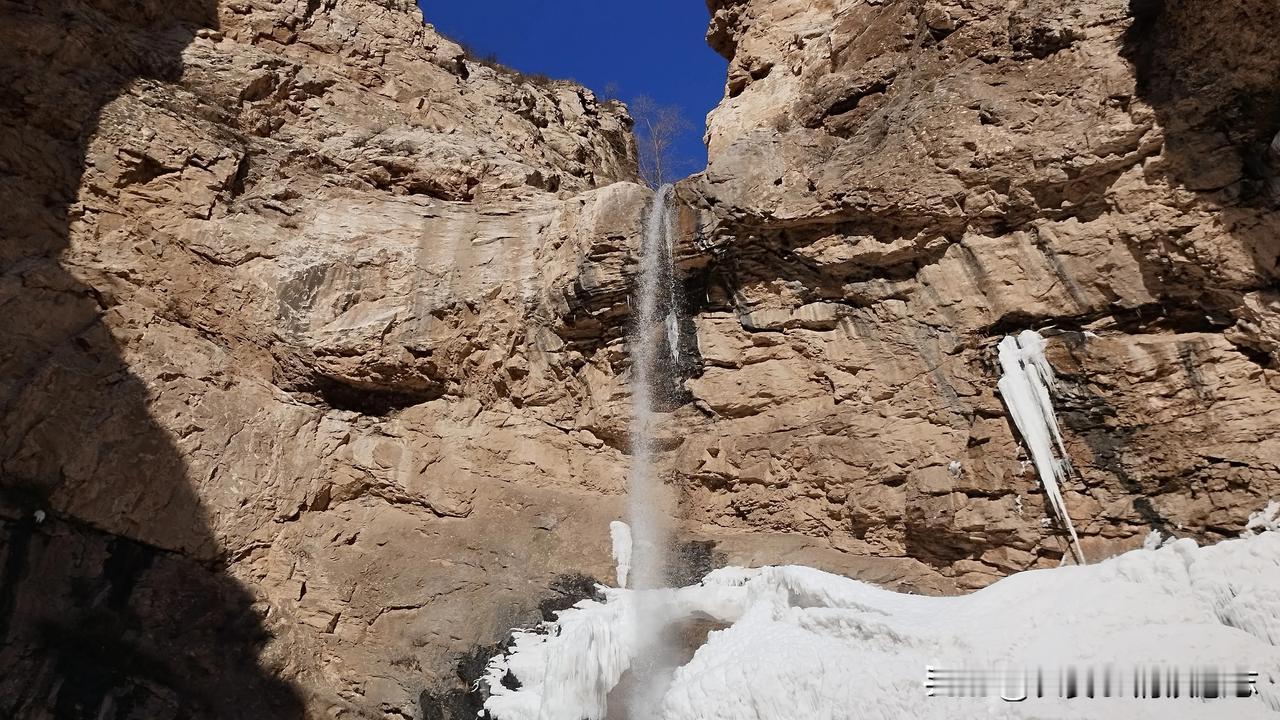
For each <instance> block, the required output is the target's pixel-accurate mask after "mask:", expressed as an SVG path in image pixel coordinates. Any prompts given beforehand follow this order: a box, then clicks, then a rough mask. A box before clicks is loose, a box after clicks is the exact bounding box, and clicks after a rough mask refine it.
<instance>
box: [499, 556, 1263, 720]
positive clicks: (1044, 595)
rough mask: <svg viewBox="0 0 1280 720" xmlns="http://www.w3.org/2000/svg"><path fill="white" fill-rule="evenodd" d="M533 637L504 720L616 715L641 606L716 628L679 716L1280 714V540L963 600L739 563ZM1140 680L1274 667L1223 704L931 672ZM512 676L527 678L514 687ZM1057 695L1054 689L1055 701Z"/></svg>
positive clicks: (1076, 569)
mask: <svg viewBox="0 0 1280 720" xmlns="http://www.w3.org/2000/svg"><path fill="white" fill-rule="evenodd" d="M603 592H604V594H605V600H604V601H603V602H596V601H583V602H581V603H579V604H578V605H577V606H575V607H574V608H571V609H569V610H566V611H565V612H563V613H561V614H560V616H559V618H558V619H557V621H556V622H554V623H550V624H548V625H546V626H545V627H543V628H541V629H539V630H537V631H532V632H523V633H519V634H517V636H516V638H515V643H514V646H513V648H512V651H511V652H510V654H508V655H505V656H501V657H498V658H496V659H495V660H494V661H493V662H492V663H491V665H490V667H489V669H488V675H487V679H486V680H485V683H486V685H487V687H488V689H489V691H490V692H491V693H492V694H491V696H490V697H489V698H488V700H487V702H486V703H485V709H486V710H487V711H488V712H489V713H490V715H491V716H492V717H493V718H495V719H496V720H601V719H603V718H605V717H606V715H607V714H608V715H609V716H610V717H613V716H614V715H613V714H612V712H611V709H610V708H609V707H608V702H609V700H610V696H609V692H610V690H611V689H612V688H614V687H615V686H616V685H617V684H618V683H619V681H620V680H622V679H623V676H624V674H625V673H626V672H627V671H628V668H629V667H630V665H631V662H632V657H633V655H632V653H633V652H634V651H635V640H636V638H635V632H634V626H633V625H632V624H631V620H630V619H631V618H632V617H633V615H632V614H631V610H632V608H631V604H632V603H633V602H635V601H636V599H637V597H638V596H642V595H644V594H645V592H648V593H656V594H660V595H661V600H662V602H661V603H660V605H661V606H662V607H664V608H666V612H667V613H669V615H670V618H669V619H670V620H671V621H673V622H678V621H680V620H682V619H683V620H687V619H710V620H714V621H716V622H717V623H720V624H721V625H723V626H727V627H725V629H722V630H715V631H712V632H711V633H710V634H709V635H708V636H707V639H706V641H705V643H703V644H702V645H701V647H698V648H697V651H696V653H694V655H693V657H692V659H691V660H689V661H688V662H686V663H684V664H683V665H682V666H681V667H678V668H677V669H676V670H675V673H674V676H673V680H672V683H671V685H670V687H669V688H668V689H667V691H666V693H665V695H664V696H663V697H662V698H661V699H660V708H658V712H657V713H656V716H658V717H661V718H663V719H664V720H695V719H697V720H800V719H803V720H836V719H837V718H852V717H858V718H866V719H868V720H874V719H876V718H883V719H885V720H889V719H892V720H901V719H903V718H912V719H916V718H925V719H928V718H937V719H939V720H942V719H945V720H953V719H954V718H959V717H989V718H1031V717H1038V718H1043V717H1054V718H1091V719H1097V718H1116V719H1117V720H1120V719H1123V720H1138V719H1141V718H1152V719H1153V720H1154V719H1155V718H1160V719H1161V720H1170V719H1176V718H1193V717H1194V718H1206V717H1230V718H1238V719H1240V720H1248V719H1250V718H1259V719H1260V718H1275V717H1276V715H1275V712H1277V711H1280V648H1278V647H1277V644H1280V533H1277V532H1261V533H1259V534H1257V535H1249V536H1245V537H1242V538H1241V539H1237V540H1229V541H1226V542H1222V543H1219V544H1217V545H1213V546H1208V547H1203V548H1201V547H1197V546H1196V544H1195V542H1194V541H1192V540H1188V539H1182V540H1175V541H1172V542H1169V543H1166V544H1165V545H1164V546H1162V547H1160V548H1159V549H1154V550H1147V549H1139V550H1134V551H1131V552H1129V553H1126V554H1124V555H1121V556H1119V557H1116V558H1112V559H1109V560H1106V561H1103V562H1100V563H1097V564H1095V565H1090V566H1073V567H1059V568H1054V569H1048V570H1034V571H1029V572H1023V573H1019V574H1016V575H1013V576H1011V577H1008V578H1005V579H1003V580H1001V581H999V582H997V583H995V584H993V585H991V586H990V587H988V588H985V589H983V590H979V591H978V592H975V593H972V594H970V595H966V596H962V597H923V596H917V595H905V594H899V593H894V592H890V591H888V590H884V589H881V588H877V587H875V586H872V585H869V584H867V583H863V582H859V581H855V580H849V579H846V578H843V577H839V576H836V575H831V574H828V573H825V572H821V571H818V570H814V569H810V568H804V567H765V568H759V569H754V570H746V569H742V568H724V569H721V570H716V571H714V572H712V573H710V574H709V575H707V577H706V578H704V579H703V581H702V582H701V583H700V584H698V585H694V586H691V587H686V588H681V589H679V590H652V591H631V590H614V589H606V590H604V591H603ZM1002 661H1003V662H1004V663H1007V665H1006V667H1016V668H1024V667H1025V668H1029V669H1030V668H1035V667H1048V668H1055V667H1057V668H1061V667H1063V666H1065V665H1071V666H1074V667H1078V668H1104V667H1106V666H1108V664H1110V665H1111V666H1113V667H1116V668H1120V669H1121V672H1123V671H1124V669H1127V668H1132V667H1135V666H1138V665H1142V666H1148V667H1149V666H1151V665H1154V664H1158V665H1161V666H1170V665H1172V666H1177V667H1181V668H1184V669H1185V668H1191V667H1204V666H1208V665H1216V666H1218V667H1220V668H1226V669H1230V670H1235V669H1245V670H1256V671H1258V672H1259V673H1260V677H1259V680H1258V684H1257V687H1258V696H1256V697H1247V698H1228V699H1219V700H1191V699H1186V698H1182V699H1177V700H1172V699H1162V700H1159V701H1155V700H1150V699H1133V698H1115V697H1112V698H1108V699H1102V698H1094V699H1085V698H1074V699H1057V698H1050V697H1045V698H1036V697H1034V696H1033V697H1031V698H1029V699H1027V700H1026V701H1025V702H1020V703H1019V702H1006V701H1004V700H1001V699H1000V698H999V697H981V698H979V697H964V698H957V697H929V696H928V695H926V692H925V689H924V687H923V681H924V678H925V667H926V666H927V665H932V666H934V667H940V668H953V669H977V668H983V667H993V666H995V664H996V663H998V662H1002ZM508 673H510V675H511V676H513V678H514V679H515V680H517V681H518V689H511V688H512V687H516V686H517V683H511V682H509V680H510V679H508V683H507V684H503V682H502V680H503V678H506V677H507V674H508ZM1050 695H1052V693H1050Z"/></svg>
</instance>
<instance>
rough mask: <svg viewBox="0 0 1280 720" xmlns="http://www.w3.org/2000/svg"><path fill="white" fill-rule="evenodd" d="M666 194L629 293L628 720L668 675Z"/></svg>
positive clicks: (650, 711) (673, 376) (650, 218)
mask: <svg viewBox="0 0 1280 720" xmlns="http://www.w3.org/2000/svg"><path fill="white" fill-rule="evenodd" d="M671 194H672V190H671V186H670V185H664V186H662V187H661V188H659V189H658V191H657V192H656V193H654V196H653V201H652V203H651V205H650V206H649V210H648V214H647V216H646V217H645V223H644V235H643V239H642V241H641V242H642V244H641V247H640V273H639V277H638V278H637V280H636V287H635V292H634V294H633V296H632V297H633V310H632V312H633V321H632V325H631V336H630V338H629V345H630V349H631V397H632V412H631V438H630V440H631V474H630V477H629V481H628V482H629V487H628V491H629V507H628V510H629V515H630V517H629V520H630V522H631V538H632V553H631V563H632V574H631V577H632V581H631V587H632V588H634V589H636V590H637V591H639V592H637V593H636V603H635V612H636V618H635V628H636V633H637V636H636V642H637V650H638V652H637V655H636V660H635V663H634V664H633V666H632V673H631V674H632V686H631V687H632V691H631V693H630V697H629V698H628V715H629V717H630V718H631V720H642V719H643V720H650V719H651V718H655V717H657V716H658V715H657V706H658V704H659V702H660V699H661V697H662V694H663V692H664V691H665V689H666V686H667V683H668V681H669V678H670V674H671V671H672V663H671V660H670V657H671V655H672V650H671V648H670V647H669V643H668V642H667V641H666V640H665V634H666V633H665V629H666V628H665V625H666V621H665V619H664V607H663V603H662V597H663V595H662V593H661V592H659V589H660V588H662V587H663V586H664V584H665V575H666V562H665V560H666V554H667V547H668V542H667V536H668V527H667V525H668V518H667V513H666V511H665V510H664V507H663V504H662V502H661V488H662V480H661V477H660V475H659V472H658V467H657V465H656V462H655V458H654V451H655V436H656V430H657V425H656V423H659V422H663V419H662V417H661V416H660V415H659V412H658V411H659V409H660V407H661V406H662V405H663V404H664V402H663V401H664V400H668V399H669V398H670V394H671V392H672V390H673V388H674V387H675V386H676V384H677V380H678V378H677V376H678V371H677V361H678V359H679V346H678V337H679V325H678V319H677V317H676V311H677V302H676V285H675V274H674V270H673V263H672V242H673V236H674V231H673V227H672V220H671V212H670V209H669V207H668V202H669V200H670V198H671Z"/></svg>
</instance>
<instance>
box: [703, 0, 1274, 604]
mask: <svg viewBox="0 0 1280 720" xmlns="http://www.w3.org/2000/svg"><path fill="white" fill-rule="evenodd" d="M709 8H710V10H711V12H712V15H713V19H712V22H711V27H710V30H709V32H708V40H709V42H710V43H711V45H712V46H713V47H714V48H715V49H716V50H718V51H719V52H720V53H722V54H723V55H724V56H725V57H726V58H728V59H729V60H730V68H729V73H728V83H727V88H726V97H725V99H724V101H723V102H722V103H721V104H720V106H719V107H718V108H716V110H715V111H714V112H713V113H712V114H711V116H710V118H709V120H708V128H707V142H708V147H709V149H710V163H709V166H708V168H707V169H706V171H705V172H704V173H703V174H702V175H701V176H700V177H697V178H695V179H693V180H691V181H689V182H687V183H685V184H684V185H683V186H682V194H683V196H684V197H685V198H686V199H687V201H688V202H689V203H690V204H691V205H694V206H695V207H697V208H698V212H697V215H698V223H697V224H698V237H697V239H696V247H695V248H694V249H693V251H691V252H692V255H693V256H694V257H693V259H692V260H691V261H690V262H689V263H688V264H690V266H698V269H696V270H692V271H691V277H693V278H696V282H697V284H698V291H697V298H696V300H697V302H696V305H697V313H696V316H695V322H696V323H697V326H698V344H699V347H700V348H701V350H702V356H703V361H704V364H705V368H704V370H703V372H702V374H701V376H700V377H698V378H696V379H693V380H691V381H690V382H689V388H690V391H691V393H692V396H693V400H694V402H695V404H696V405H697V406H698V407H699V408H700V409H702V410H703V411H704V414H705V415H707V416H708V419H707V420H706V423H707V425H708V429H707V431H706V433H705V434H700V435H697V436H695V437H692V438H691V439H690V441H689V442H687V443H686V444H685V445H684V446H683V447H682V449H681V451H680V455H681V463H680V466H679V467H680V471H681V473H682V477H683V478H684V482H685V486H686V488H687V489H688V493H689V495H690V497H692V498H694V501H693V502H690V503H688V504H687V507H689V508H690V514H691V519H693V520H694V521H696V522H699V523H701V524H702V525H703V526H706V527H709V528H717V529H718V528H724V529H726V530H728V529H732V530H735V531H737V530H789V531H794V532H799V533H802V534H804V535H806V536H810V537H814V538H824V539H825V540H826V541H827V542H829V543H830V544H831V545H832V546H833V547H836V548H839V549H841V550H843V551H845V552H848V553H851V554H856V555H866V554H871V555H878V556H891V557H905V558H912V559H915V560H919V561H923V562H925V563H927V564H928V565H929V566H930V567H931V568H933V569H935V570H937V571H939V572H940V573H941V574H942V575H943V576H945V578H946V579H947V581H948V582H954V584H955V586H956V587H958V588H971V587H978V586H982V585H985V584H987V583H989V582H990V581H991V580H992V579H993V578H994V577H996V576H998V575H1000V574H1003V573H1007V572H1010V571H1014V570H1019V569H1024V568H1029V567H1038V566H1043V565H1046V564H1056V563H1057V562H1058V558H1059V557H1060V556H1061V553H1062V552H1063V549H1064V546H1063V539H1062V533H1061V528H1057V527H1055V526H1050V525H1048V524H1047V521H1046V520H1043V519H1044V518H1046V517H1047V515H1046V512H1045V508H1044V503H1043V498H1042V496H1041V495H1040V494H1039V493H1038V491H1037V489H1036V488H1037V486H1038V480H1037V478H1036V476H1035V472H1034V470H1033V469H1032V468H1031V467H1030V466H1029V464H1027V463H1025V462H1023V463H1021V464H1020V463H1019V459H1020V458H1022V459H1025V458H1026V455H1025V454H1024V453H1023V451H1021V450H1020V448H1019V441H1018V439H1017V438H1015V437H1014V434H1013V431H1012V430H1011V426H1010V423H1009V422H1008V420H1007V418H1006V412H1005V409H1004V407H1003V405H1002V402H1001V399H1000V397H999V395H998V394H997V393H996V392H995V384H996V383H995V381H996V378H997V376H998V372H999V371H998V368H997V367H996V366H995V364H994V355H995V352H994V346H995V344H996V343H997V342H998V341H999V339H1000V338H1001V337H1002V336H1003V335H1005V334H1006V333H1009V332H1015V331H1018V330H1021V329H1023V328H1031V327H1033V328H1037V329H1043V330H1044V331H1045V334H1046V335H1052V337H1051V340H1050V345H1049V357H1050V360H1051V362H1052V364H1053V365H1054V367H1055V368H1056V370H1057V371H1058V373H1059V375H1060V378H1061V379H1062V380H1063V387H1062V388H1061V395H1062V397H1060V398H1059V399H1058V409H1059V414H1060V421H1061V423H1062V425H1063V426H1064V431H1065V433H1066V435H1067V441H1068V451H1069V453H1070V456H1071V461H1072V464H1073V465H1074V467H1075V470H1076V471H1077V473H1076V478H1075V480H1074V481H1073V482H1072V483H1071V484H1070V486H1069V487H1068V488H1066V493H1065V495H1066V505H1067V508H1068V511H1069V512H1070V514H1071V516H1072V518H1073V520H1074V521H1075V525H1076V527H1077V528H1078V529H1079V530H1080V531H1081V533H1082V538H1083V544H1084V548H1085V554H1086V555H1087V556H1089V557H1093V558H1100V557H1105V556H1108V555H1110V554H1113V553H1114V552H1115V551H1116V550H1118V549H1120V548H1122V547H1131V546H1133V545H1134V544H1135V543H1137V542H1138V540H1139V538H1140V537H1141V536H1142V535H1144V534H1146V533H1147V532H1148V531H1150V530H1151V529H1158V530H1160V531H1162V532H1165V533H1172V534H1177V535H1183V534H1188V535H1192V536H1196V537H1203V538H1209V539H1212V538H1216V537H1223V536H1229V535H1231V534H1232V533H1235V532H1238V530H1239V528H1240V527H1241V526H1242V524H1243V523H1244V521H1245V519H1246V518H1247V515H1248V513H1249V511H1250V510H1253V509H1256V508H1258V507H1261V506H1262V505H1263V504H1265V502H1266V499H1267V498H1269V497H1271V496H1274V495H1275V494H1276V493H1277V492H1280V444H1277V443H1274V442H1272V441H1271V439H1270V434H1271V428H1273V427H1274V426H1275V423H1276V421H1277V420H1278V419H1280V374H1278V373H1277V370H1278V369H1280V366H1277V354H1276V350H1277V345H1276V338H1277V336H1276V331H1277V329H1278V328H1280V325H1277V321H1280V314H1277V313H1278V312H1280V295H1278V294H1277V289H1278V287H1280V286H1278V284H1277V280H1278V278H1280V267H1278V266H1277V262H1278V261H1280V213H1278V212H1277V199H1278V198H1280V182H1278V178H1280V155H1278V154H1277V152H1276V150H1275V148H1276V144H1275V143H1276V142H1277V134H1276V133H1277V131H1278V130H1280V90H1277V88H1276V86H1275V83H1274V82H1273V81H1272V80H1270V79H1268V78H1272V77H1274V76H1275V73H1276V71H1277V70H1280V52H1277V50H1276V49H1275V48H1274V47H1272V43H1270V42H1269V41H1268V39H1267V37H1268V32H1269V31H1270V30H1267V31H1262V30H1260V29H1261V28H1268V29H1274V28H1277V27H1280V11H1277V9H1276V7H1275V6H1274V4H1272V3H1267V2H1241V3H1233V4H1232V6H1231V8H1229V9H1226V8H1223V7H1222V6H1221V5H1220V4H1217V3H1209V2H1196V1H1195V0H1181V1H1172V0H1171V1H1170V2H1132V3H1130V2H1121V1H1120V0H1112V1H1107V0H1102V1H1098V2H1088V3H1083V4H1079V3H1078V4H1068V5H1063V4H1062V3H1048V2H1039V1H1038V0H1021V1H1018V2H1005V1H1004V0H1000V1H998V2H984V1H982V0H976V1H975V0H957V1H955V2H939V1H936V0H930V1H929V2H910V1H905V0H904V1H894V0H882V1H872V0H849V1H835V2H818V3H813V2H763V1H762V2H755V1H752V0H746V1H732V0H730V1H717V0H713V1H712V2H710V3H709Z"/></svg>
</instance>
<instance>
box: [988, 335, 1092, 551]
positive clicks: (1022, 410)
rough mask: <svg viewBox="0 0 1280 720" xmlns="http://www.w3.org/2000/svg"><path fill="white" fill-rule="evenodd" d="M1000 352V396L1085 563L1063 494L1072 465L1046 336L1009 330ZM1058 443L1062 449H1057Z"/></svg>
mask: <svg viewBox="0 0 1280 720" xmlns="http://www.w3.org/2000/svg"><path fill="white" fill-rule="evenodd" d="M999 353H1000V368H1001V370H1002V374H1001V376H1000V381H999V388H1000V396H1001V397H1003V398H1004V402H1005V405H1006V406H1007V407H1008V408H1009V415H1010V417H1011V418H1012V419H1013V423H1014V425H1017V426H1018V432H1019V433H1021V434H1022V439H1023V440H1024V441H1025V442H1026V444H1027V450H1028V451H1029V452H1030V453H1031V459H1032V460H1033V461H1034V462H1035V466H1036V472H1037V473H1038V474H1039V475H1040V484H1041V485H1042V486H1043V487H1044V494H1045V497H1046V498H1047V499H1048V501H1049V506H1050V508H1052V510H1053V513H1054V514H1055V515H1057V516H1058V519H1059V520H1060V521H1061V522H1062V524H1063V525H1064V526H1065V527H1066V528H1067V533H1068V535H1069V536H1070V542H1071V552H1072V554H1073V555H1075V558H1076V561H1077V562H1079V563H1080V564H1082V565H1083V564H1084V553H1083V552H1081V550H1080V539H1079V538H1078V537H1076V529H1075V526H1074V525H1072V524H1071V518H1070V516H1068V515H1067V506H1066V503H1065V502H1064V501H1063V499H1062V482H1063V481H1064V480H1065V479H1066V477H1067V472H1068V470H1069V468H1070V465H1069V464H1068V463H1067V459H1066V458H1067V449H1066V447H1065V446H1064V445H1063V444H1062V433H1061V432H1059V431H1058V419H1057V416H1056V415H1055V414H1054V410H1053V399H1052V398H1051V396H1050V391H1051V390H1052V389H1053V388H1054V386H1055V384H1056V383H1057V379H1056V377H1055V376H1054V374H1053V367H1052V366H1050V365H1049V361H1048V360H1047V359H1045V356H1044V338H1043V337H1041V336H1040V333H1038V332H1036V331H1034V330H1023V331H1022V333H1020V334H1019V335H1018V337H1016V338H1015V337H1013V336H1009V337H1006V338H1005V339H1004V340H1001V341H1000V347H999ZM1055 446H1056V447H1057V451H1058V452H1057V454H1055V453H1054V447H1055Z"/></svg>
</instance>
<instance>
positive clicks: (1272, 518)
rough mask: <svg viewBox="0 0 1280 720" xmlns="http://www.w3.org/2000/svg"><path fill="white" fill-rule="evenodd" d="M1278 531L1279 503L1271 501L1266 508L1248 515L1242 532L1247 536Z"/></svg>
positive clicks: (1279, 527)
mask: <svg viewBox="0 0 1280 720" xmlns="http://www.w3.org/2000/svg"><path fill="white" fill-rule="evenodd" d="M1268 530H1280V502H1276V501H1275V500H1272V501H1271V502H1269V503H1267V506H1266V507H1264V508H1262V509H1261V510H1259V511H1258V512H1256V513H1251V514H1250V515H1249V522H1248V523H1247V524H1245V526H1244V531H1245V532H1246V533H1248V534H1251V535H1252V534H1254V533H1260V532H1267V531H1268Z"/></svg>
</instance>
